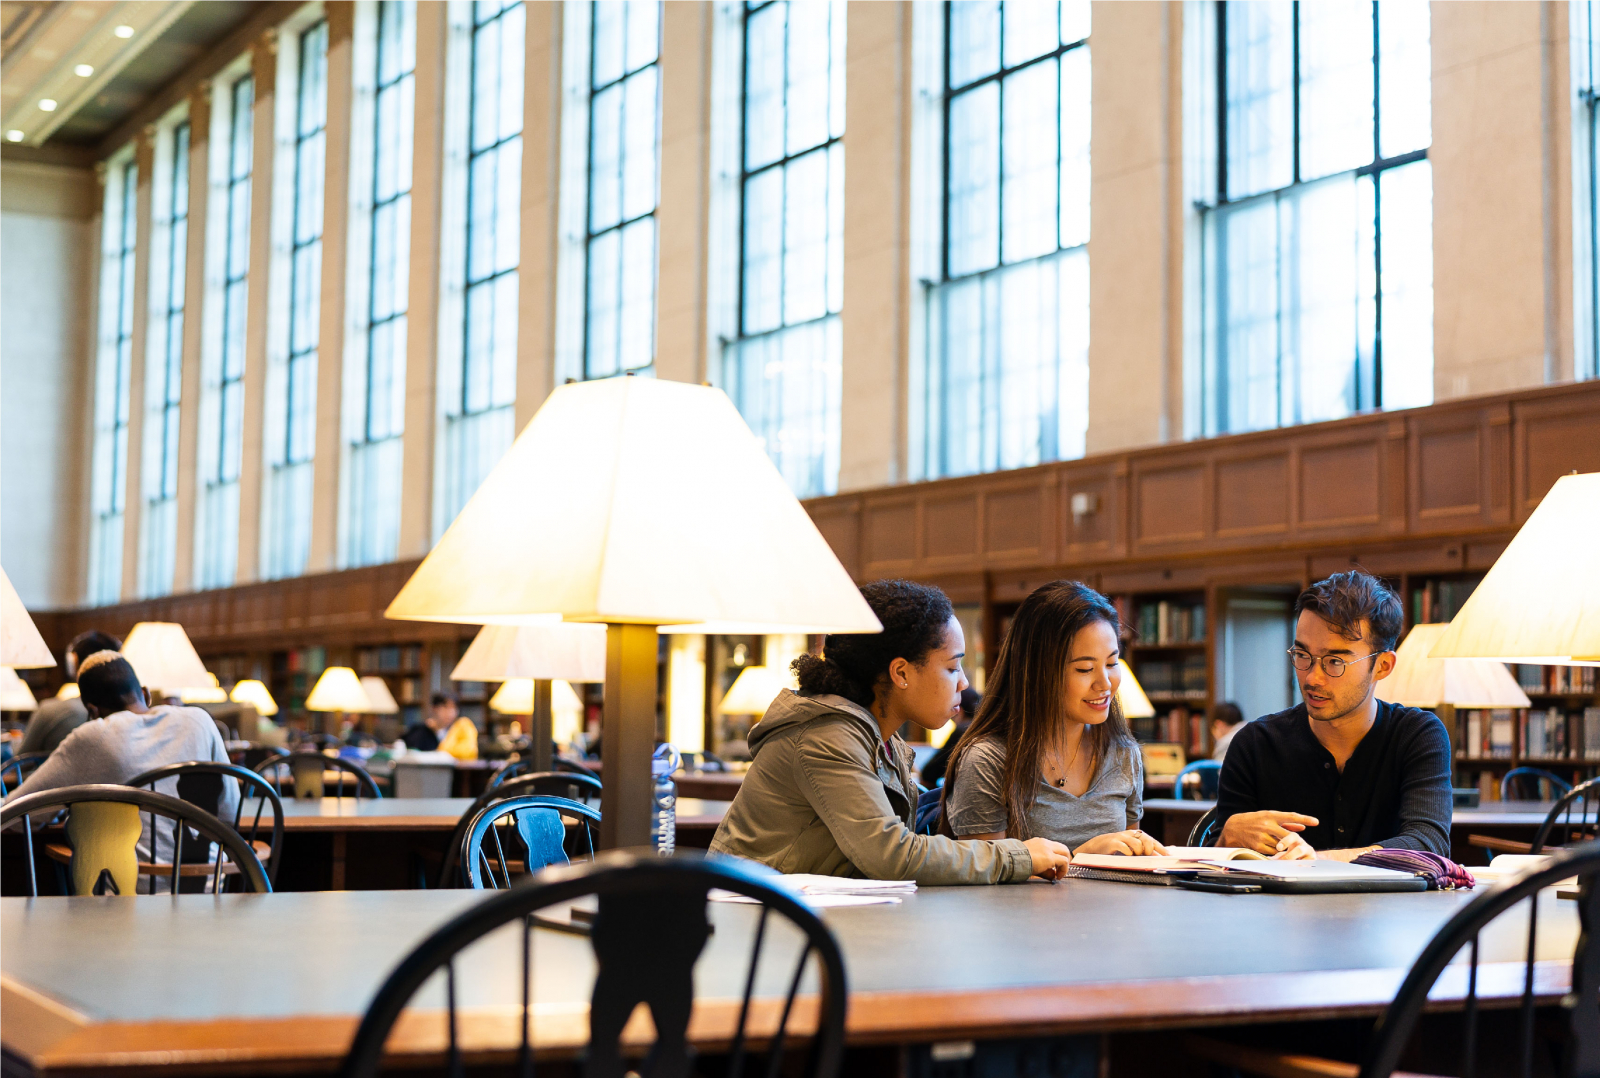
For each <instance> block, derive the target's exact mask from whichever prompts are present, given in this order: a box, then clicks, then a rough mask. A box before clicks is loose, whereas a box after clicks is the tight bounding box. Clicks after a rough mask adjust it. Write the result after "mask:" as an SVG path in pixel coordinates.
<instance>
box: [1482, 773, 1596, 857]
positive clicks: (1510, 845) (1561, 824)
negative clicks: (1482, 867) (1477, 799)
mask: <svg viewBox="0 0 1600 1078" xmlns="http://www.w3.org/2000/svg"><path fill="white" fill-rule="evenodd" d="M1557 781H1560V780H1557ZM1574 809H1576V810H1577V819H1573V810H1574ZM1595 838H1600V778H1593V779H1590V780H1589V781H1588V782H1580V783H1578V785H1576V786H1574V787H1573V788H1572V789H1570V790H1568V791H1567V792H1566V793H1564V794H1562V795H1561V797H1560V799H1558V800H1557V801H1556V803H1555V804H1554V805H1552V806H1551V807H1550V811H1549V813H1547V814H1546V815H1545V818H1544V823H1542V824H1540V825H1539V830H1538V831H1537V832H1536V833H1535V834H1534V836H1533V841H1532V842H1518V841H1517V840H1516V839H1510V838H1495V837H1494V836H1492V835H1468V836H1467V842H1468V844H1469V845H1472V846H1476V847H1477V848H1479V849H1481V850H1489V851H1490V852H1491V853H1546V852H1548V851H1549V850H1551V849H1553V848H1557V847H1563V846H1571V845H1573V844H1574V843H1578V842H1588V841H1591V840H1593V839H1595Z"/></svg>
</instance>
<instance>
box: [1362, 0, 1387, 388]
mask: <svg viewBox="0 0 1600 1078" xmlns="http://www.w3.org/2000/svg"><path fill="white" fill-rule="evenodd" d="M1378 25H1379V24H1378V3H1377V0H1373V3H1372V160H1373V161H1374V162H1375V163H1377V164H1378V165H1379V167H1378V168H1377V169H1374V171H1373V176H1372V262H1373V274H1372V406H1373V407H1374V408H1382V407H1383V178H1382V176H1380V175H1379V173H1380V172H1382V162H1383V142H1382V140H1381V138H1380V132H1381V131H1382V129H1383V112H1382V110H1381V109H1380V108H1379V103H1380V102H1381V101H1382V100H1383V98H1382V97H1381V93H1382V90H1383V87H1382V84H1381V83H1380V81H1379V80H1380V79H1381V78H1382V77H1383V64H1382V63H1381V62H1380V60H1381V58H1382V54H1381V52H1380V49H1381V42H1380V41H1379V40H1378ZM1357 348H1358V349H1359V348H1360V345H1359V343H1358V344H1357ZM1360 371H1361V368H1360V365H1359V364H1358V365H1357V367H1356V400H1355V407H1356V411H1360V410H1361V376H1360Z"/></svg>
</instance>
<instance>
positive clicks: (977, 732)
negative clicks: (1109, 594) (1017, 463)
mask: <svg viewBox="0 0 1600 1078" xmlns="http://www.w3.org/2000/svg"><path fill="white" fill-rule="evenodd" d="M1119 630H1120V624H1119V621H1118V618H1117V608H1116V607H1114V606H1112V605H1111V603H1110V602H1109V601H1108V600H1107V599H1106V597H1105V596H1103V595H1101V594H1100V593H1099V592H1097V591H1095V590H1094V589H1093V588H1090V587H1088V586H1087V585H1084V584H1080V583H1078V582H1077V581H1074V580H1057V581H1054V582H1052V583H1049V584H1045V585H1044V586H1043V587H1041V588H1039V589H1038V590H1036V591H1035V592H1034V593H1033V594H1032V595H1029V596H1028V597H1027V598H1026V599H1024V600H1023V601H1022V605H1021V606H1020V607H1018V608H1017V613H1016V616H1015V617H1014V618H1013V619H1012V622H1011V629H1010V631H1009V632H1008V633H1007V634H1006V638H1005V639H1004V640H1003V641H1002V642H1001V644H1000V653H999V655H998V656H997V657H996V659H995V666H994V671H993V672H992V673H991V674H990V675H989V683H988V685H987V686H986V687H985V690H984V694H983V703H982V704H980V705H979V707H978V715H977V717H976V718H975V719H973V720H972V725H971V726H970V727H969V728H968V729H967V732H966V734H965V736H963V737H962V739H961V744H960V745H958V746H957V747H956V751H955V754H954V755H953V756H951V758H950V766H949V769H948V771H947V773H946V778H945V785H944V796H943V799H942V813H941V815H942V821H941V823H940V831H941V832H942V833H944V834H946V835H950V836H952V837H959V838H984V839H1001V838H1033V837H1043V838H1050V839H1054V840H1055V841H1057V842H1062V843H1065V844H1066V845H1068V846H1070V847H1071V848H1072V851H1073V852H1074V853H1126V854H1159V853H1164V852H1166V851H1165V849H1164V848H1163V847H1162V846H1161V845H1160V844H1159V843H1158V842H1156V840H1155V839H1153V838H1151V837H1150V836H1149V835H1146V834H1145V833H1144V832H1142V831H1140V830H1138V826H1139V817H1140V816H1141V815H1142V814H1143V812H1144V803H1143V790H1144V760H1143V756H1142V754H1141V753H1140V751H1139V746H1138V743H1137V742H1136V741H1135V740H1134V738H1133V734H1132V733H1131V732H1130V731H1129V729H1128V722H1127V720H1126V719H1125V718H1123V715H1122V705H1121V704H1120V703H1118V701H1117V687H1118V686H1119V685H1120V684H1121V683H1122V646H1121V643H1120V640H1119V636H1120V632H1119Z"/></svg>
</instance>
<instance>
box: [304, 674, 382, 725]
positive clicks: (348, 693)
mask: <svg viewBox="0 0 1600 1078" xmlns="http://www.w3.org/2000/svg"><path fill="white" fill-rule="evenodd" d="M306 710H307V711H334V712H337V713H338V714H339V718H336V719H335V720H334V725H333V728H334V729H335V730H338V728H339V719H340V718H343V716H344V713H345V712H347V711H350V712H354V713H355V714H358V715H365V714H368V713H370V712H371V711H372V700H371V699H370V698H369V697H368V696H367V690H366V689H364V688H362V687H361V679H360V678H358V677H356V672H355V671H354V670H352V669H350V668H349V667H348V666H330V667H328V668H327V669H326V670H324V671H323V672H322V676H321V677H319V678H317V683H316V684H315V685H313V686H312V687H311V694H310V695H309V696H307V697H306Z"/></svg>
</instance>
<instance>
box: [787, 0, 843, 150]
mask: <svg viewBox="0 0 1600 1078" xmlns="http://www.w3.org/2000/svg"><path fill="white" fill-rule="evenodd" d="M782 6H784V7H787V8H788V9H789V63H788V67H789V96H788V108H787V109H786V110H785V111H786V112H787V114H788V127H789V136H788V143H787V146H786V148H785V149H786V152H787V153H789V154H791V155H793V154H797V153H803V152H804V151H806V150H809V149H811V147H813V146H820V145H822V144H823V143H824V142H826V141H828V110H827V107H826V106H827V100H828V84H829V77H828V70H829V66H830V65H829V60H830V57H829V54H828V43H829V32H828V22H829V16H830V14H831V13H832V10H833V5H831V4H818V3H806V2H801V3H790V4H785V5H782Z"/></svg>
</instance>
